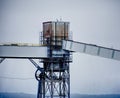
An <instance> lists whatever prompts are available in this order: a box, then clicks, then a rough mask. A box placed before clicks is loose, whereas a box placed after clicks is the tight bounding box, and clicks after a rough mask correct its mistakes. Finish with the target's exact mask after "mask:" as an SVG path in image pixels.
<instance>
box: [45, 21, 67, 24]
mask: <svg viewBox="0 0 120 98" xmlns="http://www.w3.org/2000/svg"><path fill="white" fill-rule="evenodd" d="M46 23H68V24H69V22H67V21H47V22H43V24H46Z"/></svg>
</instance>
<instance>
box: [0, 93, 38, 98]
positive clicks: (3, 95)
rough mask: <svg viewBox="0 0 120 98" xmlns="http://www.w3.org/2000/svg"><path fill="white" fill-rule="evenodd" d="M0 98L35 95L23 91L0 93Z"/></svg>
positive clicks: (34, 97) (21, 97)
mask: <svg viewBox="0 0 120 98" xmlns="http://www.w3.org/2000/svg"><path fill="white" fill-rule="evenodd" d="M0 98H36V96H35V95H32V94H24V93H0Z"/></svg>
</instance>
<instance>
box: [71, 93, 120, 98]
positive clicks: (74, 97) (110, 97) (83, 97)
mask: <svg viewBox="0 0 120 98" xmlns="http://www.w3.org/2000/svg"><path fill="white" fill-rule="evenodd" d="M71 98H120V94H106V95H87V94H71Z"/></svg>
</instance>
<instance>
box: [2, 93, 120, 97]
mask: <svg viewBox="0 0 120 98" xmlns="http://www.w3.org/2000/svg"><path fill="white" fill-rule="evenodd" d="M0 98H36V95H32V94H24V93H0ZM71 98H120V94H109V95H85V94H84V95H83V94H71Z"/></svg>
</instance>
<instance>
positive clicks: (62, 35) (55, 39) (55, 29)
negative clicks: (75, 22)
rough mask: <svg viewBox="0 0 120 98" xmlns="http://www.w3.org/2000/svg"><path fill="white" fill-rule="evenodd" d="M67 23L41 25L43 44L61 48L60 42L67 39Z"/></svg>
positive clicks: (51, 22)
mask: <svg viewBox="0 0 120 98" xmlns="http://www.w3.org/2000/svg"><path fill="white" fill-rule="evenodd" d="M68 35H69V22H62V21H57V22H53V21H50V22H44V23H43V44H44V45H56V46H61V45H62V40H63V39H64V40H68V38H69V36H68Z"/></svg>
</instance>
